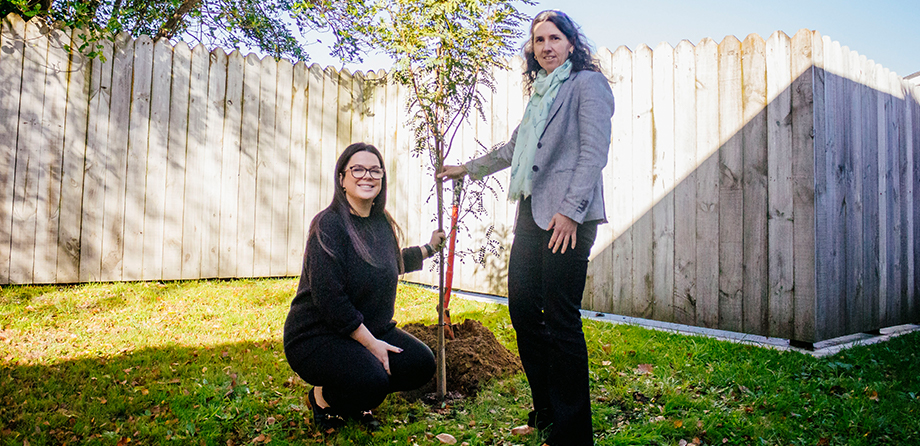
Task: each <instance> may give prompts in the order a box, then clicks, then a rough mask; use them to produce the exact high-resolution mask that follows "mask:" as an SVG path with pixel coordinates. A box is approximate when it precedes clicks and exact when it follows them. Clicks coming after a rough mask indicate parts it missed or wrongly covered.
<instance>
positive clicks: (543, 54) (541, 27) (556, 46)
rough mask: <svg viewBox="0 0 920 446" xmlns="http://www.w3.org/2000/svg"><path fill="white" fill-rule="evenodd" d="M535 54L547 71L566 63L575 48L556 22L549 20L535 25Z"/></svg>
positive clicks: (538, 61) (549, 71) (550, 71)
mask: <svg viewBox="0 0 920 446" xmlns="http://www.w3.org/2000/svg"><path fill="white" fill-rule="evenodd" d="M532 38H533V55H534V57H535V58H536V59H537V63H539V64H540V67H542V68H543V69H544V70H546V73H547V74H549V73H552V72H553V70H555V69H556V68H558V67H559V66H560V65H562V64H564V63H565V61H566V60H568V59H569V55H570V54H572V50H574V49H575V47H574V46H572V43H571V42H569V39H568V38H567V37H565V34H563V33H562V31H559V28H558V27H556V24H555V23H553V22H550V21H549V20H547V21H543V22H540V23H537V25H536V26H534V27H533V37H532Z"/></svg>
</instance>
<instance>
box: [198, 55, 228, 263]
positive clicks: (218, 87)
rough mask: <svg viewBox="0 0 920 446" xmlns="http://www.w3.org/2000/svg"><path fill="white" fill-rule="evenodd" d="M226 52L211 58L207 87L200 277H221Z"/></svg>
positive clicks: (209, 58) (202, 176)
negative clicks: (221, 207)
mask: <svg viewBox="0 0 920 446" xmlns="http://www.w3.org/2000/svg"><path fill="white" fill-rule="evenodd" d="M227 66H228V59H227V54H226V53H224V51H223V50H221V49H217V50H214V51H213V52H211V54H210V56H209V57H208V89H207V97H206V98H205V99H206V105H205V116H204V117H203V120H204V122H205V126H206V133H205V137H204V141H203V146H202V147H201V151H202V158H201V160H202V162H201V181H202V186H203V189H204V191H205V198H204V203H203V204H202V209H201V211H202V214H201V215H202V220H201V221H200V222H199V223H198V224H199V225H201V231H200V234H201V235H200V237H201V242H200V244H201V273H200V274H201V277H207V278H211V277H218V276H219V271H220V246H221V245H220V234H221V217H220V206H221V203H222V202H223V187H222V186H221V165H222V163H223V145H224V139H223V138H224V121H225V119H226V115H225V113H226V110H227V108H228V106H227Z"/></svg>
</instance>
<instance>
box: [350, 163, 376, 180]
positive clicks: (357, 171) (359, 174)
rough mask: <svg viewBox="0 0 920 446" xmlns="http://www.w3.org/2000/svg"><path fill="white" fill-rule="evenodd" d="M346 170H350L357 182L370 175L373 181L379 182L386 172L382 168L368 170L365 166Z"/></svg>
mask: <svg viewBox="0 0 920 446" xmlns="http://www.w3.org/2000/svg"><path fill="white" fill-rule="evenodd" d="M346 170H350V171H351V176H352V177H353V178H354V179H356V180H360V179H362V178H365V177H367V176H368V175H370V177H371V179H372V180H379V179H381V178H383V174H384V170H383V168H382V167H371V168H370V169H368V168H367V167H364V166H351V167H347V168H346Z"/></svg>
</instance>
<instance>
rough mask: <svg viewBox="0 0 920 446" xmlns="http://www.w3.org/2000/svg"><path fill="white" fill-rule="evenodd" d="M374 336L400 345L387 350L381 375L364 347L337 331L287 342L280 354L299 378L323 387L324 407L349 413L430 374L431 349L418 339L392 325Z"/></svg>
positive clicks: (415, 385) (367, 407)
mask: <svg viewBox="0 0 920 446" xmlns="http://www.w3.org/2000/svg"><path fill="white" fill-rule="evenodd" d="M378 339H380V340H382V341H384V342H387V343H389V344H391V345H395V346H396V347H399V348H402V349H403V351H402V352H401V353H393V352H390V372H391V373H392V375H387V373H386V371H385V370H384V369H383V364H381V363H380V361H378V360H377V357H375V356H374V355H373V354H371V352H370V350H368V349H366V348H364V346H363V345H361V343H359V342H358V341H355V340H354V339H351V338H345V337H342V336H332V335H330V336H326V337H324V338H323V339H314V340H311V341H308V342H303V343H301V344H299V345H292V346H289V347H288V348H287V350H286V351H285V355H286V356H287V359H288V363H289V364H290V365H291V368H292V369H293V370H294V371H295V372H297V374H298V375H300V377H301V378H303V380H304V381H306V382H308V383H310V384H313V385H315V386H322V387H323V398H325V399H326V402H327V403H329V407H331V408H332V409H335V410H336V411H337V412H339V413H343V414H344V413H355V412H360V411H364V410H370V409H373V408H375V407H377V406H379V405H380V403H382V402H383V400H384V398H386V396H387V395H389V394H390V393H393V392H399V391H404V390H412V389H417V388H419V387H421V386H423V385H424V384H425V383H427V382H428V380H430V379H431V377H432V376H434V372H435V368H436V365H435V360H434V354H433V353H432V352H431V349H429V348H428V346H427V345H425V344H424V343H422V341H419V340H418V339H416V338H415V337H414V336H412V335H410V334H408V333H406V332H404V331H402V330H400V329H398V328H393V329H391V330H389V331H387V332H386V333H385V334H383V335H382V336H380V337H379V338H378ZM316 342H320V343H321V344H320V345H317V344H316ZM306 352H311V353H306Z"/></svg>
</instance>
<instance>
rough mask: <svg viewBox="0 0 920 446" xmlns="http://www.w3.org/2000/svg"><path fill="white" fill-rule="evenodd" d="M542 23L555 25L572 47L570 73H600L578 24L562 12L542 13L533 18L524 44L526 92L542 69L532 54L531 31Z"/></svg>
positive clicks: (599, 68) (529, 89)
mask: <svg viewBox="0 0 920 446" xmlns="http://www.w3.org/2000/svg"><path fill="white" fill-rule="evenodd" d="M543 22H552V23H553V24H554V25H556V28H559V31H562V34H564V35H565V38H566V39H569V43H571V44H572V46H573V47H574V49H573V50H572V54H571V55H570V56H569V60H571V61H572V71H582V70H588V71H597V72H600V71H601V67H600V65H598V63H597V60H596V59H595V58H594V56H593V55H592V52H591V46H590V45H589V44H588V39H587V38H585V35H584V34H582V32H581V28H580V27H579V26H578V24H576V23H575V21H574V20H572V19H571V18H570V17H569V16H567V15H565V13H564V12H562V11H556V10H549V11H543V12H541V13H539V14H537V16H536V17H534V18H533V22H531V24H530V38H529V39H527V43H525V44H524V63H525V64H526V66H525V67H524V87H525V88H526V89H527V91H528V92H530V91H531V89H532V88H533V82H534V81H535V80H536V79H537V73H538V72H540V70H541V69H542V67H541V66H540V63H539V62H537V58H536V56H535V55H534V52H533V29H534V28H535V27H536V26H537V25H539V24H540V23H543Z"/></svg>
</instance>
